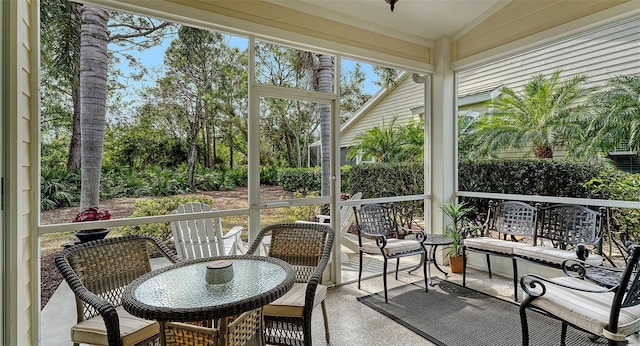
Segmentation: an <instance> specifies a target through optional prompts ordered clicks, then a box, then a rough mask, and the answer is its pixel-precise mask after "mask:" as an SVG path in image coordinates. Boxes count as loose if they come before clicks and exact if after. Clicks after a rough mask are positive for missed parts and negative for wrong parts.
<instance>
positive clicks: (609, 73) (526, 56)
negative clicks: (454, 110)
mask: <svg viewBox="0 0 640 346" xmlns="http://www.w3.org/2000/svg"><path fill="white" fill-rule="evenodd" d="M557 69H562V70H563V73H562V75H561V77H563V78H564V77H571V76H575V75H579V74H585V75H587V77H588V86H597V85H602V84H604V83H605V82H606V80H607V79H609V78H610V77H613V76H617V75H627V74H637V73H640V18H638V17H635V18H633V19H629V20H625V21H622V22H619V23H616V24H613V25H609V26H605V27H603V28H600V29H598V30H594V31H590V32H587V33H583V34H581V35H578V36H574V37H572V38H571V39H568V40H563V41H560V42H557V43H554V44H551V45H547V46H544V47H541V48H538V49H534V50H531V51H527V52H525V53H523V54H520V55H517V56H513V57H510V58H509V59H504V60H501V61H497V62H494V63H491V64H488V65H484V66H482V67H479V68H475V69H471V70H468V71H464V72H461V73H460V74H459V75H458V83H459V90H458V95H459V96H462V95H470V94H474V93H477V92H481V91H485V90H488V89H491V88H493V87H495V86H496V85H504V86H507V87H510V88H512V89H514V90H515V91H516V92H518V91H521V90H522V87H523V86H524V85H525V84H526V83H527V82H528V81H529V80H530V79H531V76H533V75H535V74H541V73H542V74H546V75H549V74H550V73H551V72H553V71H554V70H557Z"/></svg>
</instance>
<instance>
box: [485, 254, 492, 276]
mask: <svg viewBox="0 0 640 346" xmlns="http://www.w3.org/2000/svg"><path fill="white" fill-rule="evenodd" d="M485 256H486V257H487V270H488V271H489V279H491V259H490V258H489V254H486V255H485Z"/></svg>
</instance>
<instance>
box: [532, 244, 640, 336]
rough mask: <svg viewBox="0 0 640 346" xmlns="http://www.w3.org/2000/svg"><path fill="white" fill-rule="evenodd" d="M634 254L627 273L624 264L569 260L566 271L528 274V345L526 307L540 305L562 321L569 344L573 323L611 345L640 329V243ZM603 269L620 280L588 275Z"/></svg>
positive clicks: (542, 309) (631, 249)
mask: <svg viewBox="0 0 640 346" xmlns="http://www.w3.org/2000/svg"><path fill="white" fill-rule="evenodd" d="M629 251H630V254H631V255H630V256H629V258H628V259H627V265H626V268H625V269H624V271H623V272H620V270H619V268H610V267H602V266H590V265H589V264H588V263H587V262H584V261H580V260H567V261H565V262H564V263H563V270H564V272H565V274H567V276H564V277H556V278H551V279H549V278H545V277H542V276H540V275H536V274H527V275H524V276H523V277H522V278H521V279H520V286H521V287H522V289H523V290H524V291H525V293H526V297H525V299H524V301H523V302H522V305H520V321H521V324H522V345H523V346H527V345H529V326H528V324H527V314H526V310H527V309H532V310H540V311H543V312H545V313H547V314H549V315H552V316H554V317H555V318H557V319H559V320H561V321H562V329H561V333H560V344H561V345H564V344H565V339H566V336H567V327H568V325H571V326H573V327H575V328H578V329H581V330H584V331H586V332H588V333H591V334H592V335H594V336H599V337H603V338H605V339H607V341H608V345H610V346H614V345H615V346H618V345H626V340H625V339H626V336H628V335H631V334H633V333H636V332H638V330H640V305H638V304H640V277H639V275H638V270H637V269H638V260H639V259H640V247H639V246H637V245H634V244H630V246H629ZM590 267H593V268H598V269H599V270H600V271H601V273H602V271H603V270H609V271H610V275H611V276H612V277H613V278H615V279H617V283H616V284H615V285H613V286H612V287H608V286H609V285H606V284H597V283H596V281H592V280H585V277H587V278H588V277H589V276H588V273H589V268H590Z"/></svg>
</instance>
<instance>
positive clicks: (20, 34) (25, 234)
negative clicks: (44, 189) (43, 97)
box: [2, 0, 40, 345]
mask: <svg viewBox="0 0 640 346" xmlns="http://www.w3.org/2000/svg"><path fill="white" fill-rule="evenodd" d="M37 4H38V2H37V1H31V0H18V1H8V2H4V3H3V5H5V8H4V11H5V12H4V18H3V19H6V20H8V26H7V27H8V29H9V30H8V32H5V33H3V34H4V37H5V39H6V46H5V47H4V48H5V49H4V50H3V57H2V63H3V65H4V67H5V72H6V75H5V76H4V78H3V83H4V88H6V89H5V91H6V93H5V95H6V98H5V99H4V102H3V108H2V112H3V117H4V120H5V127H4V128H3V131H4V132H3V136H4V137H5V138H6V139H7V140H6V143H7V148H6V153H7V156H6V157H5V158H4V159H5V165H6V167H5V172H6V177H5V192H6V194H7V196H6V197H5V198H6V200H7V201H8V202H7V203H5V211H4V217H5V227H6V228H5V230H6V231H5V243H4V244H3V246H4V253H5V254H6V257H5V258H6V259H7V261H6V262H5V263H4V269H5V270H4V271H3V273H4V274H3V275H4V277H3V280H4V281H5V288H6V290H7V291H6V292H5V296H6V297H7V301H6V302H7V304H6V305H5V309H6V315H5V317H6V319H5V320H3V327H4V333H5V335H4V342H5V344H7V345H34V344H37V343H38V328H37V326H38V319H39V317H38V316H39V313H40V304H39V282H38V267H39V263H38V247H37V237H36V236H35V234H36V232H37V227H36V224H35V222H36V221H35V220H36V216H35V215H33V213H32V211H33V210H34V209H33V208H34V205H37V196H36V193H37V191H34V190H33V189H32V186H33V182H34V181H37V169H38V168H37V164H34V163H35V162H37V149H36V148H35V147H34V146H32V144H33V145H36V144H37V142H38V141H37V139H35V136H34V134H37V131H38V130H37V129H38V126H39V124H38V121H37V119H38V117H37V112H38V108H37V107H38V81H37V70H38V6H37Z"/></svg>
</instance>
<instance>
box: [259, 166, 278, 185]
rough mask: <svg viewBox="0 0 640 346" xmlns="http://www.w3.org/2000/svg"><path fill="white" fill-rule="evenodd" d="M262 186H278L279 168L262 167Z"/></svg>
mask: <svg viewBox="0 0 640 346" xmlns="http://www.w3.org/2000/svg"><path fill="white" fill-rule="evenodd" d="M260 184H265V185H278V168H276V167H274V166H267V167H260Z"/></svg>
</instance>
